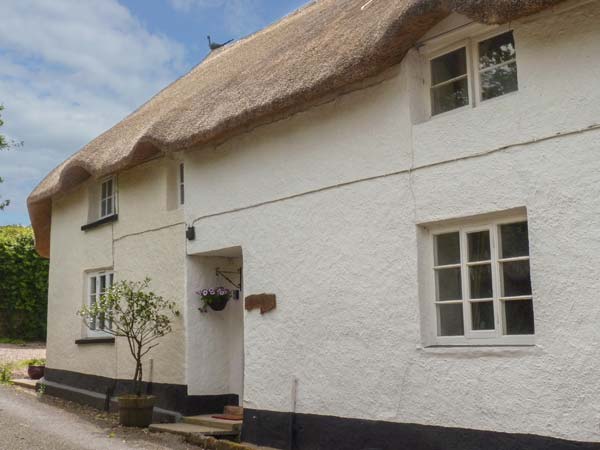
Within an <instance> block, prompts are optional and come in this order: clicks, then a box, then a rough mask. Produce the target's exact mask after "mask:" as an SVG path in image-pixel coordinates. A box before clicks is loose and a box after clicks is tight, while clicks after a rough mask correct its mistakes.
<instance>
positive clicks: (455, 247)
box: [435, 232, 460, 266]
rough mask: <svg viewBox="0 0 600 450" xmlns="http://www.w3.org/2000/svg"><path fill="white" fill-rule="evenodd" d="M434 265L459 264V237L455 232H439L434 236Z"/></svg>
mask: <svg viewBox="0 0 600 450" xmlns="http://www.w3.org/2000/svg"><path fill="white" fill-rule="evenodd" d="M435 244H436V258H435V264H436V266H447V265H449V264H460V237H459V234H458V232H457V233H447V234H440V235H438V236H436V237H435Z"/></svg>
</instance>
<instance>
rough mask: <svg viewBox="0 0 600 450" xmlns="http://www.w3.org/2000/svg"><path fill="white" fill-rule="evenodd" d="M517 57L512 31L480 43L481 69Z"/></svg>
mask: <svg viewBox="0 0 600 450" xmlns="http://www.w3.org/2000/svg"><path fill="white" fill-rule="evenodd" d="M516 57H517V52H516V50H515V40H514V37H513V34H512V31H509V32H508V33H504V34H500V35H498V36H494V37H493V38H490V39H486V40H485V41H481V42H480V43H479V69H485V68H486V67H491V66H495V65H497V64H501V63H503V62H506V61H511V60H513V59H515V58H516Z"/></svg>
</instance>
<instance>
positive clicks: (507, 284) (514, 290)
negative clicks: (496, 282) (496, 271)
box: [501, 261, 531, 297]
mask: <svg viewBox="0 0 600 450" xmlns="http://www.w3.org/2000/svg"><path fill="white" fill-rule="evenodd" d="M501 269H502V284H503V290H502V291H503V292H502V296H503V297H514V296H517V295H531V276H530V273H529V261H511V262H503V263H502V264H501Z"/></svg>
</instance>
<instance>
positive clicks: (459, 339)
mask: <svg viewBox="0 0 600 450" xmlns="http://www.w3.org/2000/svg"><path fill="white" fill-rule="evenodd" d="M517 222H528V219H527V216H526V214H523V215H521V214H518V215H511V216H505V217H502V218H495V219H494V218H492V219H487V220H485V219H480V220H475V221H473V220H466V221H452V224H448V225H437V226H430V227H427V229H428V230H429V236H428V238H427V246H426V252H427V254H428V255H429V256H428V257H427V258H426V265H427V267H426V270H427V273H428V275H427V277H425V284H426V286H424V287H423V288H424V289H423V294H424V296H425V298H424V299H422V300H424V301H425V305H426V308H425V311H426V314H427V316H428V317H427V319H428V320H426V321H425V324H426V325H425V326H428V327H429V328H430V329H429V330H426V333H425V335H426V336H427V339H426V340H427V342H426V345H443V346H474V345H483V346H490V345H491V346H502V345H534V344H535V334H532V335H505V334H504V328H505V325H506V320H505V319H502V320H501V314H504V309H503V305H502V302H503V301H505V300H532V301H533V299H534V296H533V292H532V295H526V296H519V297H503V296H501V292H502V290H501V289H502V286H501V276H500V274H501V273H500V264H501V263H502V262H510V261H518V260H521V261H523V260H527V261H531V250H530V251H529V255H528V256H520V257H515V258H502V257H501V256H502V255H501V254H500V248H501V247H500V245H501V243H500V236H499V232H498V230H499V227H500V225H506V224H511V223H517ZM528 224H529V222H528ZM484 230H488V231H489V232H490V251H491V257H492V258H491V260H489V261H477V262H474V263H469V262H468V255H467V252H468V246H467V234H468V233H473V232H477V231H484ZM454 232H459V233H460V234H459V236H460V258H461V259H460V264H451V265H443V266H436V265H435V259H434V252H435V251H436V250H435V249H436V247H435V237H436V236H437V235H441V234H447V233H454ZM486 263H487V264H490V263H491V265H492V290H493V297H492V298H490V299H470V285H469V276H468V274H469V272H468V267H469V266H473V265H478V264H486ZM451 267H460V269H461V290H462V299H461V300H450V301H441V302H438V301H437V297H436V284H437V278H436V274H435V271H436V270H439V269H441V268H451ZM424 269H425V268H424ZM529 269H530V277H531V281H532V285H533V273H532V271H531V262H530V268H529ZM532 287H533V286H532ZM481 301H493V305H494V322H495V324H494V330H473V329H472V320H471V319H472V318H471V303H472V302H481ZM452 303H461V304H462V305H463V324H464V331H465V334H464V336H438V312H437V305H438V304H452ZM533 303H534V305H533V306H534V321H535V301H533ZM534 326H535V322H534Z"/></svg>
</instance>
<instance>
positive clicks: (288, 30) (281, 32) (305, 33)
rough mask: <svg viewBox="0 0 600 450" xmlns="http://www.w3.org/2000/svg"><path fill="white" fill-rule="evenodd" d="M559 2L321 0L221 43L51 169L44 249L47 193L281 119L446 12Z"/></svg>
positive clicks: (359, 75)
mask: <svg viewBox="0 0 600 450" xmlns="http://www.w3.org/2000/svg"><path fill="white" fill-rule="evenodd" d="M559 1H561V0H445V1H444V0H372V1H371V2H368V0H317V1H314V2H312V3H310V4H308V5H306V6H305V7H303V8H301V9H299V10H298V11H296V12H295V13H293V14H291V15H289V16H287V17H285V18H284V19H282V20H281V21H279V22H277V23H276V24H274V25H272V26H270V27H268V28H266V29H265V30H262V31H260V32H258V33H256V34H254V35H252V36H250V37H248V38H246V39H243V40H241V41H239V42H236V43H234V44H231V45H229V46H227V47H224V48H222V49H220V50H218V51H217V52H215V53H214V54H213V55H211V56H210V57H209V58H207V59H206V60H205V61H203V62H202V63H201V64H199V65H198V66H196V67H195V68H194V69H193V70H192V71H190V72H189V73H188V74H187V75H185V76H183V77H182V78H180V79H179V80H177V81H176V82H174V83H173V84H171V85H170V86H169V87H167V88H166V89H164V90H163V91H161V92H160V93H159V94H158V95H156V96H155V97H154V98H152V99H151V100H150V101H149V102H147V103H146V104H145V105H143V106H142V107H141V108H139V109H138V110H137V111H135V112H134V113H133V114H131V115H130V116H129V117H127V118H126V119H124V120H123V121H122V122H120V123H118V124H117V125H115V126H114V127H113V128H111V129H110V130H108V131H106V132H105V133H103V134H101V135H100V136H98V137H97V138H96V139H94V140H93V141H91V142H90V143H89V144H87V145H86V146H85V147H83V148H82V149H81V150H80V151H79V152H77V153H76V154H74V155H73V156H71V157H70V158H69V159H67V160H66V161H65V162H63V163H62V164H61V165H59V166H58V167H57V168H56V169H54V170H53V171H52V172H51V173H50V174H49V175H48V176H47V177H46V178H45V179H44V180H43V181H42V182H41V183H40V184H39V186H37V188H36V189H35V190H34V191H33V192H32V193H31V195H30V196H29V198H28V207H29V215H30V217H31V223H32V225H33V228H34V230H35V236H36V245H37V249H38V252H39V253H40V254H41V255H43V256H49V252H50V249H49V247H50V215H51V199H52V196H54V195H56V194H58V193H61V192H66V191H68V190H69V189H71V188H73V187H75V186H76V185H78V184H79V183H81V182H82V181H84V180H85V179H86V178H88V177H90V176H91V177H94V178H98V177H102V176H104V175H107V174H110V173H114V172H117V171H119V170H122V169H125V168H128V167H132V166H135V165H136V164H138V163H140V162H141V161H143V160H145V159H147V158H148V157H150V156H152V155H154V154H156V153H159V152H173V151H179V150H184V149H188V148H190V147H193V146H198V145H202V144H208V143H212V142H217V141H220V140H223V139H226V138H228V137H230V136H232V135H235V134H237V133H240V132H241V131H243V130H246V129H248V128H250V127H252V126H257V125H259V124H264V123H268V122H270V121H273V120H277V119H281V118H283V117H285V116H287V115H289V114H291V113H293V112H296V111H300V110H302V109H306V108H308V107H309V106H311V105H314V104H315V103H316V102H318V101H319V100H320V99H322V98H324V97H326V96H331V95H335V94H336V93H337V92H340V91H342V90H347V89H348V86H353V85H355V84H356V83H358V82H360V81H362V80H365V79H367V78H369V77H372V76H374V75H377V74H379V73H381V72H382V71H384V70H385V69H387V68H389V67H391V66H393V65H395V64H398V63H399V62H400V61H401V60H402V58H403V57H404V55H405V54H406V52H407V51H408V50H409V49H410V48H411V47H412V46H413V45H414V44H415V42H416V41H417V40H418V39H419V38H420V37H421V36H422V35H423V34H424V33H425V32H427V31H428V30H429V29H430V28H431V27H432V26H433V25H435V24H436V23H438V22H439V21H440V20H442V19H443V18H445V17H446V16H448V15H449V14H450V13H451V12H458V13H461V14H464V15H466V16H468V17H470V18H471V19H474V20H476V21H479V22H482V23H488V24H494V23H504V22H507V21H509V20H512V19H516V18H518V17H521V16H524V15H528V14H531V13H535V12H537V11H540V10H541V9H544V8H547V7H549V6H552V5H554V4H556V3H558V2H559Z"/></svg>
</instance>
